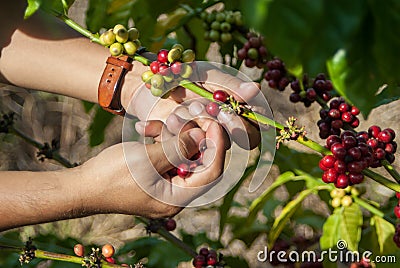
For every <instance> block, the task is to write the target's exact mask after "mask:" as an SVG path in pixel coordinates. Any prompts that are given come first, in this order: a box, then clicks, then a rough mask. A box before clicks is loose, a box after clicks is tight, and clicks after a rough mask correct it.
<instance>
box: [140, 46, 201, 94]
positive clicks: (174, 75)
mask: <svg viewBox="0 0 400 268" xmlns="http://www.w3.org/2000/svg"><path fill="white" fill-rule="evenodd" d="M194 60H195V53H194V52H193V50H191V49H186V50H184V48H183V46H182V45H181V44H175V45H173V46H172V48H171V50H167V49H161V50H160V51H159V52H158V53H157V60H155V61H153V62H152V63H151V64H150V70H149V71H146V72H144V73H143V74H142V80H143V82H145V85H146V87H147V88H148V89H150V91H151V93H152V94H153V95H154V96H156V97H164V98H166V97H168V95H169V94H168V93H169V92H170V89H172V88H173V85H172V83H176V82H178V81H179V80H181V79H187V78H189V77H190V76H191V75H192V73H193V68H194V63H193V61H194Z"/></svg>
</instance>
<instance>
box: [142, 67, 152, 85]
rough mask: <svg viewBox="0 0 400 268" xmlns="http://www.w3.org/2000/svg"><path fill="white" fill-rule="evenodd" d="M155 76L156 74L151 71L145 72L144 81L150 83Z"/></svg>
mask: <svg viewBox="0 0 400 268" xmlns="http://www.w3.org/2000/svg"><path fill="white" fill-rule="evenodd" d="M153 75H154V73H153V72H152V71H151V70H148V71H145V72H144V73H142V81H143V82H145V83H148V82H149V81H150V79H151V78H152V77H153Z"/></svg>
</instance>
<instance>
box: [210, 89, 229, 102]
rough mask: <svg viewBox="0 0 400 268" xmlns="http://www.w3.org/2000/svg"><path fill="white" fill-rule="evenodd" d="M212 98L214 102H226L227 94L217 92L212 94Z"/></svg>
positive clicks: (220, 91)
mask: <svg viewBox="0 0 400 268" xmlns="http://www.w3.org/2000/svg"><path fill="white" fill-rule="evenodd" d="M213 98H214V100H216V101H220V102H226V101H227V100H228V94H227V93H226V92H225V91H222V90H217V91H215V92H214V94H213Z"/></svg>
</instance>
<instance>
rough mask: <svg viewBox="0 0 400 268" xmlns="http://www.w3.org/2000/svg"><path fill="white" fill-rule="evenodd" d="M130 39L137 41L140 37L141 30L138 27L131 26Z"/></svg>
mask: <svg viewBox="0 0 400 268" xmlns="http://www.w3.org/2000/svg"><path fill="white" fill-rule="evenodd" d="M128 35H129V40H131V41H135V40H136V39H138V38H139V30H138V29H136V28H130V29H129V30H128Z"/></svg>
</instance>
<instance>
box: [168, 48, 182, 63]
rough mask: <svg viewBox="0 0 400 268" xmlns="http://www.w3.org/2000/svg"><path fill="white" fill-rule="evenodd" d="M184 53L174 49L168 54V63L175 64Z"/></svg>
mask: <svg viewBox="0 0 400 268" xmlns="http://www.w3.org/2000/svg"><path fill="white" fill-rule="evenodd" d="M181 55H182V51H181V50H180V49H177V48H173V49H171V50H170V51H169V52H168V61H169V62H171V63H172V62H174V61H176V60H179V59H180V58H181Z"/></svg>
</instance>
